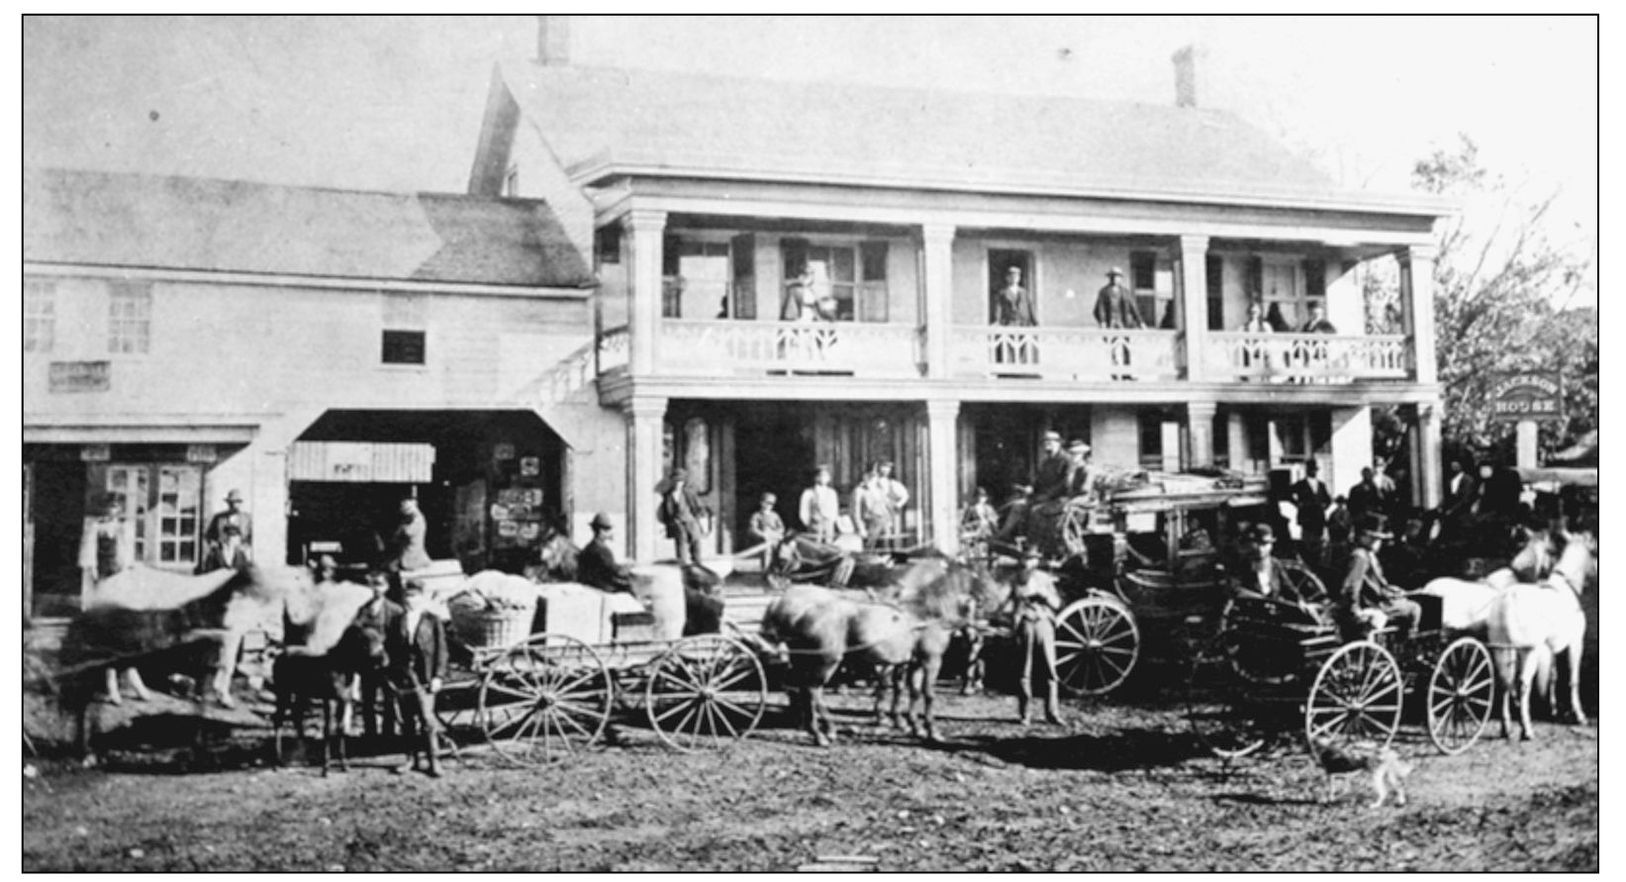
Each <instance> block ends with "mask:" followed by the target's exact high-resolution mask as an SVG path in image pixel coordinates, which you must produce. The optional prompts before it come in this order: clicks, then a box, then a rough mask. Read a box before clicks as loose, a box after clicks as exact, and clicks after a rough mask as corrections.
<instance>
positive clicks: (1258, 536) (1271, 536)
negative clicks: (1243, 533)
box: [1248, 524, 1276, 542]
mask: <svg viewBox="0 0 1626 882" xmlns="http://www.w3.org/2000/svg"><path fill="white" fill-rule="evenodd" d="M1248 533H1249V535H1248V538H1250V539H1252V540H1253V541H1255V542H1275V541H1276V531H1275V530H1272V529H1271V528H1270V525H1269V524H1254V525H1253V529H1252V530H1250V531H1248Z"/></svg>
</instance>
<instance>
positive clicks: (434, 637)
mask: <svg viewBox="0 0 1626 882" xmlns="http://www.w3.org/2000/svg"><path fill="white" fill-rule="evenodd" d="M402 591H403V593H404V594H405V597H406V611H405V612H404V613H403V614H402V615H401V616H400V617H399V618H397V619H395V620H394V622H392V623H391V624H392V627H391V628H390V629H389V630H388V631H387V632H386V633H385V635H384V654H385V656H386V658H387V659H388V661H387V663H386V664H387V671H388V676H389V683H390V688H391V690H392V691H393V692H394V693H395V697H396V702H397V707H398V709H399V716H400V720H401V736H402V737H403V738H404V739H405V740H406V744H407V748H406V751H405V753H406V754H407V760H406V762H405V763H403V764H402V765H401V766H399V767H398V768H396V769H395V770H394V771H395V773H396V774H404V773H406V772H407V771H409V770H413V769H417V768H419V767H420V763H419V755H420V753H421V754H422V756H423V757H424V758H425V759H426V760H427V762H428V766H429V768H428V769H427V770H426V771H427V772H428V774H429V776H430V777H432V778H439V777H440V751H439V749H438V745H437V744H436V741H437V738H436V735H437V734H438V731H439V729H440V722H439V720H437V719H436V718H435V693H437V692H439V691H440V687H441V681H442V680H443V679H444V678H445V677H446V661H447V658H446V626H445V624H444V623H443V622H441V620H440V617H439V616H437V615H435V613H434V611H433V610H431V609H430V608H429V592H428V591H426V590H425V589H424V584H423V582H421V581H419V580H418V579H407V580H406V581H405V582H404V583H403V585H402ZM419 732H421V733H422V738H423V741H422V742H421V749H420V745H419V744H414V743H413V742H414V740H415V739H416V738H417V737H418V733H419Z"/></svg>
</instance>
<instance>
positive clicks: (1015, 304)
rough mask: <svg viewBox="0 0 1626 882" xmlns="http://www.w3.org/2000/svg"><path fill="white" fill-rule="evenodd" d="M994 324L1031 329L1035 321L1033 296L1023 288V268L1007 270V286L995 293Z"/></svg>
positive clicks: (1014, 267) (1015, 267)
mask: <svg viewBox="0 0 1626 882" xmlns="http://www.w3.org/2000/svg"><path fill="white" fill-rule="evenodd" d="M994 324H996V325H1016V326H1019V327H1024V328H1031V327H1033V326H1034V325H1037V324H1038V321H1037V320H1035V319H1034V313H1033V295H1031V294H1029V293H1028V289H1026V288H1024V287H1022V268H1021V267H1019V266H1013V267H1010V268H1009V269H1007V270H1005V286H1004V287H1003V288H999V289H998V290H996V291H994Z"/></svg>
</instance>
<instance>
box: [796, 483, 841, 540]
mask: <svg viewBox="0 0 1626 882" xmlns="http://www.w3.org/2000/svg"><path fill="white" fill-rule="evenodd" d="M798 513H799V514H800V515H801V518H802V526H804V527H806V528H808V529H809V530H812V529H815V526H814V525H815V524H820V523H823V524H829V525H830V526H831V527H832V528H833V527H834V526H835V522H836V517H837V516H838V515H840V514H841V502H840V500H839V499H837V498H836V488H834V487H831V486H830V485H829V484H822V485H821V484H815V485H813V486H812V487H809V488H807V489H806V490H803V491H802V504H801V507H800V511H799V512H798Z"/></svg>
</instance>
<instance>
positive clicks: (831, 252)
mask: <svg viewBox="0 0 1626 882" xmlns="http://www.w3.org/2000/svg"><path fill="white" fill-rule="evenodd" d="M782 248H783V250H784V268H785V289H784V294H783V297H782V298H781V307H780V316H781V317H782V318H786V319H814V320H819V321H837V322H850V321H864V322H884V321H886V320H887V309H888V306H889V304H888V301H887V287H886V278H887V272H886V261H887V243H885V242H879V241H874V242H856V243H841V244H826V243H823V242H817V243H815V242H808V241H806V240H804V239H786V240H784V242H783V243H782Z"/></svg>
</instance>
